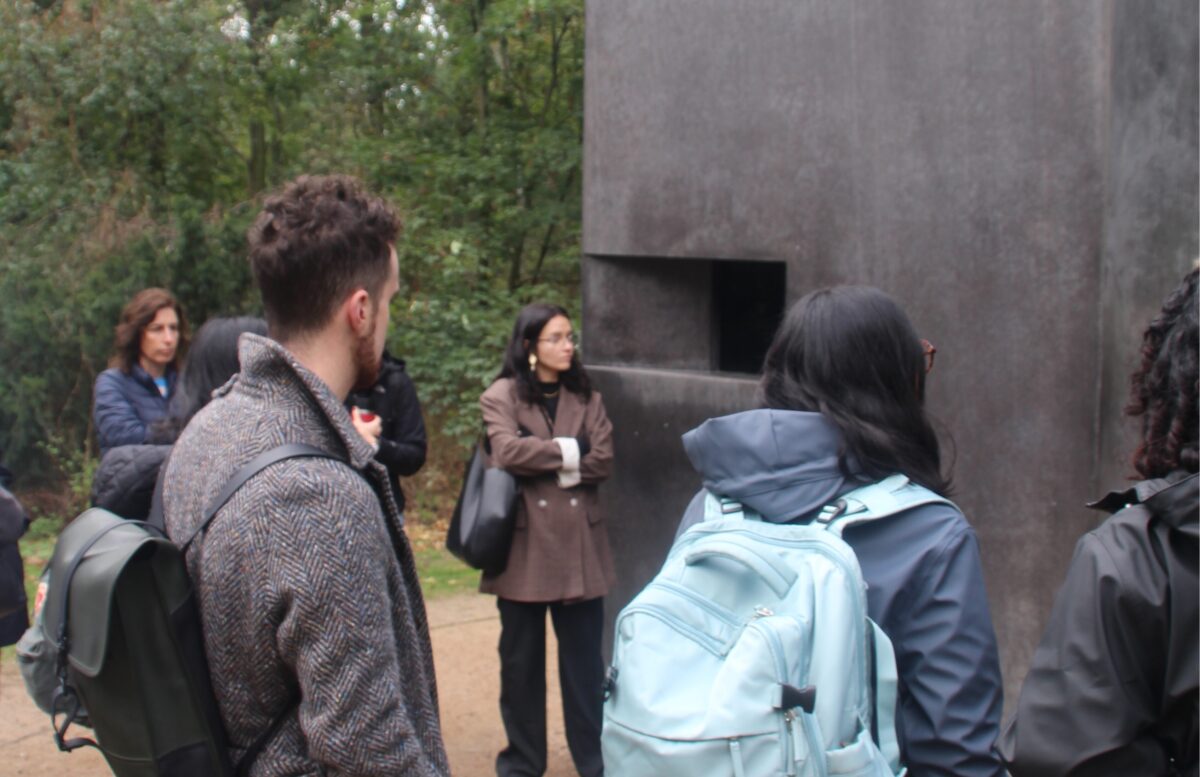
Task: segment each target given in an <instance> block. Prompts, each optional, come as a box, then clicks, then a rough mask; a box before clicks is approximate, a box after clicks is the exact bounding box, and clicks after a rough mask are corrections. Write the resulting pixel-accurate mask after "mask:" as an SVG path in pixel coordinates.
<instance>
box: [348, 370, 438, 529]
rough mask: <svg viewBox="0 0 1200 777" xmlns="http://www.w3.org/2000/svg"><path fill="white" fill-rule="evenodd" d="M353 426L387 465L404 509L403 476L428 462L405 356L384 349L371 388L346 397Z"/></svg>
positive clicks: (379, 459)
mask: <svg viewBox="0 0 1200 777" xmlns="http://www.w3.org/2000/svg"><path fill="white" fill-rule="evenodd" d="M346 407H348V408H349V409H350V415H351V420H352V421H353V422H354V428H355V429H357V430H358V433H359V434H360V435H361V436H362V437H363V439H365V440H366V441H367V442H368V443H370V444H371V445H374V446H376V450H375V459H376V460H377V461H379V463H380V464H382V465H383V466H385V467H387V471H388V476H389V477H390V478H391V480H392V485H393V486H395V491H396V502H397V504H398V506H399V507H400V509H401V510H403V509H404V492H403V491H402V490H401V488H400V481H399V478H400V477H409V476H411V475H415V474H417V472H418V471H419V470H420V469H421V467H422V466H424V465H425V446H426V443H425V419H424V418H422V417H421V403H420V401H419V400H418V399H417V389H416V387H415V386H413V382H412V378H410V377H409V376H408V373H407V372H406V371H405V369H404V360H403V359H397V358H395V357H394V356H392V355H391V354H390V353H388V352H387V351H386V350H385V351H384V352H383V366H382V368H381V369H380V371H379V379H378V380H376V381H375V385H374V386H372V387H370V388H369V389H362V390H356V391H354V392H353V393H351V394H350V396H349V398H347V400H346Z"/></svg>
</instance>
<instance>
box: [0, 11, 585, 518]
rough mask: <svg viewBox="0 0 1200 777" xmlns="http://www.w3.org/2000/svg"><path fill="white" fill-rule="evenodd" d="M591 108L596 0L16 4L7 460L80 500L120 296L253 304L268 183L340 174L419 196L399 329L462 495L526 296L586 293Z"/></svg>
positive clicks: (402, 204)
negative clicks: (151, 289)
mask: <svg viewBox="0 0 1200 777" xmlns="http://www.w3.org/2000/svg"><path fill="white" fill-rule="evenodd" d="M582 116H583V2H582V0H427V1H426V2H417V1H415V0H407V1H406V0H377V1H371V0H360V1H358V2H355V1H352V0H346V1H344V2H337V1H336V0H240V1H238V2H230V0H224V1H223V2H212V1H211V0H167V1H165V2H164V1H161V0H159V1H153V0H94V1H93V2H86V1H71V0H36V1H35V2H30V1H29V0H9V2H5V3H0V450H2V451H3V456H4V459H5V461H6V462H7V463H8V464H9V466H10V467H11V468H12V469H14V470H15V471H16V473H17V475H18V477H19V478H20V479H21V482H22V483H23V484H24V485H25V486H26V487H27V488H28V487H32V486H37V485H42V486H47V485H52V486H54V487H55V489H56V490H59V491H65V492H67V493H72V494H74V496H75V499H76V500H77V499H78V497H79V495H80V494H81V493H84V492H86V488H87V484H88V481H89V480H90V469H91V467H92V466H94V458H95V441H94V435H93V433H92V430H91V428H90V427H91V423H90V402H91V389H92V382H93V380H94V379H95V376H96V375H97V374H98V372H99V371H100V370H102V369H103V368H104V366H105V364H106V361H107V357H108V355H109V349H110V345H111V338H112V328H113V325H114V324H115V322H116V318H117V315H118V312H119V310H120V308H121V306H122V305H123V304H124V303H125V301H126V300H127V299H128V298H129V297H130V296H131V295H132V294H133V293H134V292H135V291H137V290H138V289H140V288H142V287H145V286H150V285H161V286H165V287H167V288H170V289H172V290H173V291H174V292H175V293H176V294H177V295H178V296H179V297H180V299H181V301H182V304H183V306H184V309H185V311H186V314H187V316H188V318H189V319H190V321H191V322H192V325H193V327H195V326H197V325H198V324H199V323H201V322H203V321H204V320H205V319H206V318H208V317H210V316H217V315H232V314H238V313H244V312H252V313H254V312H258V300H257V293H256V291H255V290H254V288H253V285H252V283H251V281H250V276H249V271H248V268H247V266H246V262H245V255H244V248H243V245H244V238H243V235H244V231H245V228H246V226H247V225H248V223H249V221H250V219H251V218H252V217H253V215H254V213H255V212H256V208H257V204H258V203H257V200H258V198H259V197H260V196H261V195H262V194H263V193H264V192H265V191H268V190H270V189H271V188H272V187H274V186H275V185H277V184H279V183H281V182H283V181H286V180H287V179H289V178H291V177H293V176H295V175H297V174H300V173H304V172H348V173H352V174H355V175H358V176H360V177H361V178H363V179H364V180H366V181H367V182H368V184H369V186H371V187H372V188H373V189H375V190H376V191H378V192H380V193H382V194H384V195H386V196H387V197H388V198H390V199H391V200H392V201H393V202H394V203H395V204H396V205H397V207H398V208H399V209H400V211H401V213H402V214H403V215H404V221H405V225H406V230H405V234H404V236H403V237H402V239H401V241H400V244H399V245H398V246H397V250H398V251H399V253H400V258H401V276H402V290H401V294H400V296H399V297H398V299H397V302H396V306H395V309H394V310H393V321H394V324H393V329H392V332H391V336H390V346H391V350H392V352H393V353H395V354H396V355H398V356H401V357H403V358H406V359H407V361H408V365H409V370H410V372H411V373H412V375H413V377H414V379H415V381H416V383H417V386H418V389H419V392H420V395H421V399H422V402H423V404H424V408H425V413H426V420H427V423H428V425H429V426H430V430H431V433H432V437H431V447H432V457H431V466H430V467H429V468H428V472H427V473H426V476H425V483H424V485H426V486H428V487H429V489H431V490H434V491H437V490H439V489H440V490H442V491H452V490H453V483H452V481H453V479H455V478H457V476H458V474H459V470H458V467H459V466H460V465H459V462H460V461H461V459H462V457H463V455H464V450H465V448H464V446H465V445H466V444H467V443H468V441H469V440H470V438H471V437H472V435H473V433H474V432H475V430H476V428H477V425H478V423H479V421H478V412H477V405H476V401H477V398H478V395H479V393H480V391H481V390H482V388H483V387H484V385H486V383H487V381H488V380H489V379H490V377H491V376H492V375H493V374H494V373H495V371H496V370H497V368H498V366H499V358H500V352H501V349H502V345H503V342H504V341H505V338H506V336H507V334H508V329H509V327H510V326H511V321H512V318H513V316H514V314H515V312H516V310H517V308H519V307H520V305H522V304H524V303H526V302H528V301H531V300H533V299H540V298H547V299H552V300H557V301H561V302H562V303H563V304H565V305H567V307H568V308H570V309H571V310H577V306H578V303H577V298H578V289H577V287H578V261H577V259H578V252H579V227H580V206H579V202H580V161H581V134H582ZM64 485H65V486H67V487H68V488H65V489H64V488H61V487H62V486H64ZM418 504H420V502H419V503H418ZM72 506H73V505H72Z"/></svg>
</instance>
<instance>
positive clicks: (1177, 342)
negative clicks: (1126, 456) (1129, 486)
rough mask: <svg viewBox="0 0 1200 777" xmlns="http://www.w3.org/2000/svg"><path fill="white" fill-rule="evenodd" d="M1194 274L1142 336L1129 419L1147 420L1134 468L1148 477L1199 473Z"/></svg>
mask: <svg viewBox="0 0 1200 777" xmlns="http://www.w3.org/2000/svg"><path fill="white" fill-rule="evenodd" d="M1197 275H1200V272H1198V271H1197V270H1192V271H1191V272H1190V273H1188V274H1187V276H1186V277H1184V279H1183V282H1182V283H1180V284H1179V286H1178V288H1176V289H1175V291H1173V292H1171V295H1170V296H1169V297H1167V300H1166V302H1165V303H1164V304H1163V308H1162V311H1161V312H1160V313H1159V314H1158V316H1156V317H1155V319H1154V320H1153V321H1151V322H1150V325H1149V326H1148V327H1146V331H1145V333H1144V334H1143V335H1142V363H1141V365H1140V366H1139V367H1138V368H1137V370H1136V371H1135V372H1134V373H1133V375H1132V376H1131V377H1130V388H1131V391H1130V397H1129V404H1128V405H1127V406H1126V407H1125V412H1126V414H1128V415H1131V416H1134V417H1137V416H1141V419H1142V441H1141V443H1140V444H1139V445H1138V448H1137V451H1136V452H1135V453H1134V455H1133V466H1134V468H1135V469H1137V471H1138V474H1140V475H1141V476H1142V477H1143V478H1161V477H1165V476H1166V475H1168V474H1170V473H1171V472H1173V471H1174V470H1177V469H1183V470H1186V471H1188V472H1196V471H1197V470H1198V469H1200V450H1198V447H1200V444H1198V441H1197V439H1196V438H1197V425H1198V423H1200V419H1198V418H1197V409H1196V404H1197V403H1196V395H1197V392H1198V390H1200V366H1198V364H1197V362H1200V328H1198V326H1197V313H1196V304H1197V300H1196V281H1197Z"/></svg>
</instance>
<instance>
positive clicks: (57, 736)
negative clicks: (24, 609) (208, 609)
mask: <svg viewBox="0 0 1200 777" xmlns="http://www.w3.org/2000/svg"><path fill="white" fill-rule="evenodd" d="M131 526H140V527H142V528H143V529H149V530H150V532H151V533H157V534H161V535H162V537H163V539H166V537H167V535H166V534H164V533H163V532H162V531H160V530H159V529H157V528H156V527H154V526H152V525H150V524H148V523H145V522H144V521H128V520H122V521H119V522H118V523H113V524H110V525H108V526H105V527H104V528H103V529H101V530H100V531H98V532H96V533H95V534H94V535H92V536H91V538H89V539H88V541H87V542H85V543H84V545H83V547H82V548H80V549H79V552H78V553H76V554H75V557H74V558H72V559H71V564H70V566H68V567H67V576H66V579H65V580H63V581H62V582H60V583H58V584H57V587H56V589H55V595H56V596H57V598H58V605H59V606H58V615H59V621H58V623H57V624H51V628H52V629H53V631H52V633H54V634H55V637H56V638H55V641H54V646H55V649H56V650H57V651H58V654H57V659H56V661H55V674H56V675H57V676H58V688H57V689H55V691H54V699H53V701H52V702H51V707H50V709H51V712H50V725H51V727H52V728H53V729H54V741H55V743H56V744H57V745H58V749H59V750H61V751H63V752H64V753H69V752H71V751H72V750H76V749H78V748H80V747H95V748H99V747H100V746H99V745H98V744H96V742H95V741H94V740H91V739H88V738H87V737H76V738H74V739H66V734H67V729H68V728H70V727H71V724H72V723H75V722H77V721H79V719H80V718H81V717H82V715H81V714H80V703H79V696H78V695H77V694H76V693H75V689H74V688H72V687H71V686H70V684H69V683H68V682H67V658H68V656H69V654H70V649H71V640H70V637H69V636H68V635H67V623H68V622H69V618H68V617H67V616H68V609H69V608H70V605H71V597H70V596H69V595H68V594H69V592H70V590H71V581H72V580H74V579H75V573H76V572H77V571H79V565H80V564H82V563H83V559H84V557H85V556H86V555H87V553H88V551H89V550H91V549H92V548H93V547H94V546H95V545H96V543H98V542H100V540H102V539H104V538H105V537H107V536H108V534H109V532H111V531H113V530H114V529H127V528H129V527H131ZM60 714H61V715H63V722H62V724H59V723H58V716H59V715H60Z"/></svg>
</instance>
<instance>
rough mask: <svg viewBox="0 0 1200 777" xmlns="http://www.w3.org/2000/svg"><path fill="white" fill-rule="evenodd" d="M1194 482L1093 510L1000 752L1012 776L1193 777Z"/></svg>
mask: <svg viewBox="0 0 1200 777" xmlns="http://www.w3.org/2000/svg"><path fill="white" fill-rule="evenodd" d="M1198 477H1200V476H1197V475H1194V474H1193V475H1187V474H1186V473H1183V472H1177V473H1174V474H1172V475H1170V476H1169V477H1168V478H1166V479H1162V480H1146V481H1143V482H1141V483H1138V484H1137V485H1136V486H1134V487H1133V488H1130V489H1128V490H1126V491H1121V492H1114V493H1111V494H1109V495H1108V496H1106V497H1105V498H1104V499H1101V500H1100V501H1099V502H1096V503H1095V504H1093V505H1091V506H1092V507H1096V508H1098V509H1101V510H1106V511H1108V512H1112V513H1114V515H1112V517H1110V518H1108V519H1107V520H1106V521H1105V522H1104V523H1103V524H1102V525H1101V526H1100V527H1099V528H1097V529H1096V530H1095V531H1092V532H1089V533H1088V534H1087V535H1085V536H1084V537H1083V538H1082V539H1081V540H1080V541H1079V544H1078V545H1077V546H1076V548H1075V558H1074V559H1073V560H1072V562H1071V567H1070V569H1069V570H1068V572H1067V580H1066V582H1065V583H1064V584H1063V587H1062V589H1061V590H1060V591H1059V592H1058V597H1057V599H1056V600H1055V602H1054V610H1053V611H1052V613H1051V615H1050V622H1049V624H1048V625H1047V627H1046V633H1045V634H1044V635H1043V636H1042V642H1041V644H1040V645H1039V646H1038V649H1037V651H1036V652H1035V653H1034V656H1033V664H1032V666H1031V667H1030V669H1029V674H1028V675H1027V676H1026V678H1025V684H1024V686H1023V687H1022V688H1021V698H1020V701H1019V702H1018V704H1017V712H1016V715H1015V716H1014V718H1013V719H1012V721H1011V722H1010V723H1009V726H1008V729H1007V731H1005V733H1004V736H1003V737H1002V738H1001V746H1000V750H1001V753H1002V755H1003V756H1004V759H1005V760H1006V761H1007V762H1008V764H1009V769H1010V771H1011V773H1012V775H1013V777H1028V776H1040V775H1047V776H1048V775H1055V776H1056V777H1059V776H1060V775H1071V776H1072V777H1076V776H1081V775H1121V776H1122V777H1125V776H1126V775H1176V774H1178V775H1195V774H1196V773H1197V718H1198V714H1197V712H1198V709H1197V699H1198V697H1197V675H1198V673H1200V653H1198V650H1197V644H1198V638H1200V631H1198V630H1200V620H1198V617H1197V600H1198V599H1200V580H1198V579H1197V561H1198V555H1200V544H1198V540H1197V534H1198V532H1197V510H1198V503H1197V478H1198Z"/></svg>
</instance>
